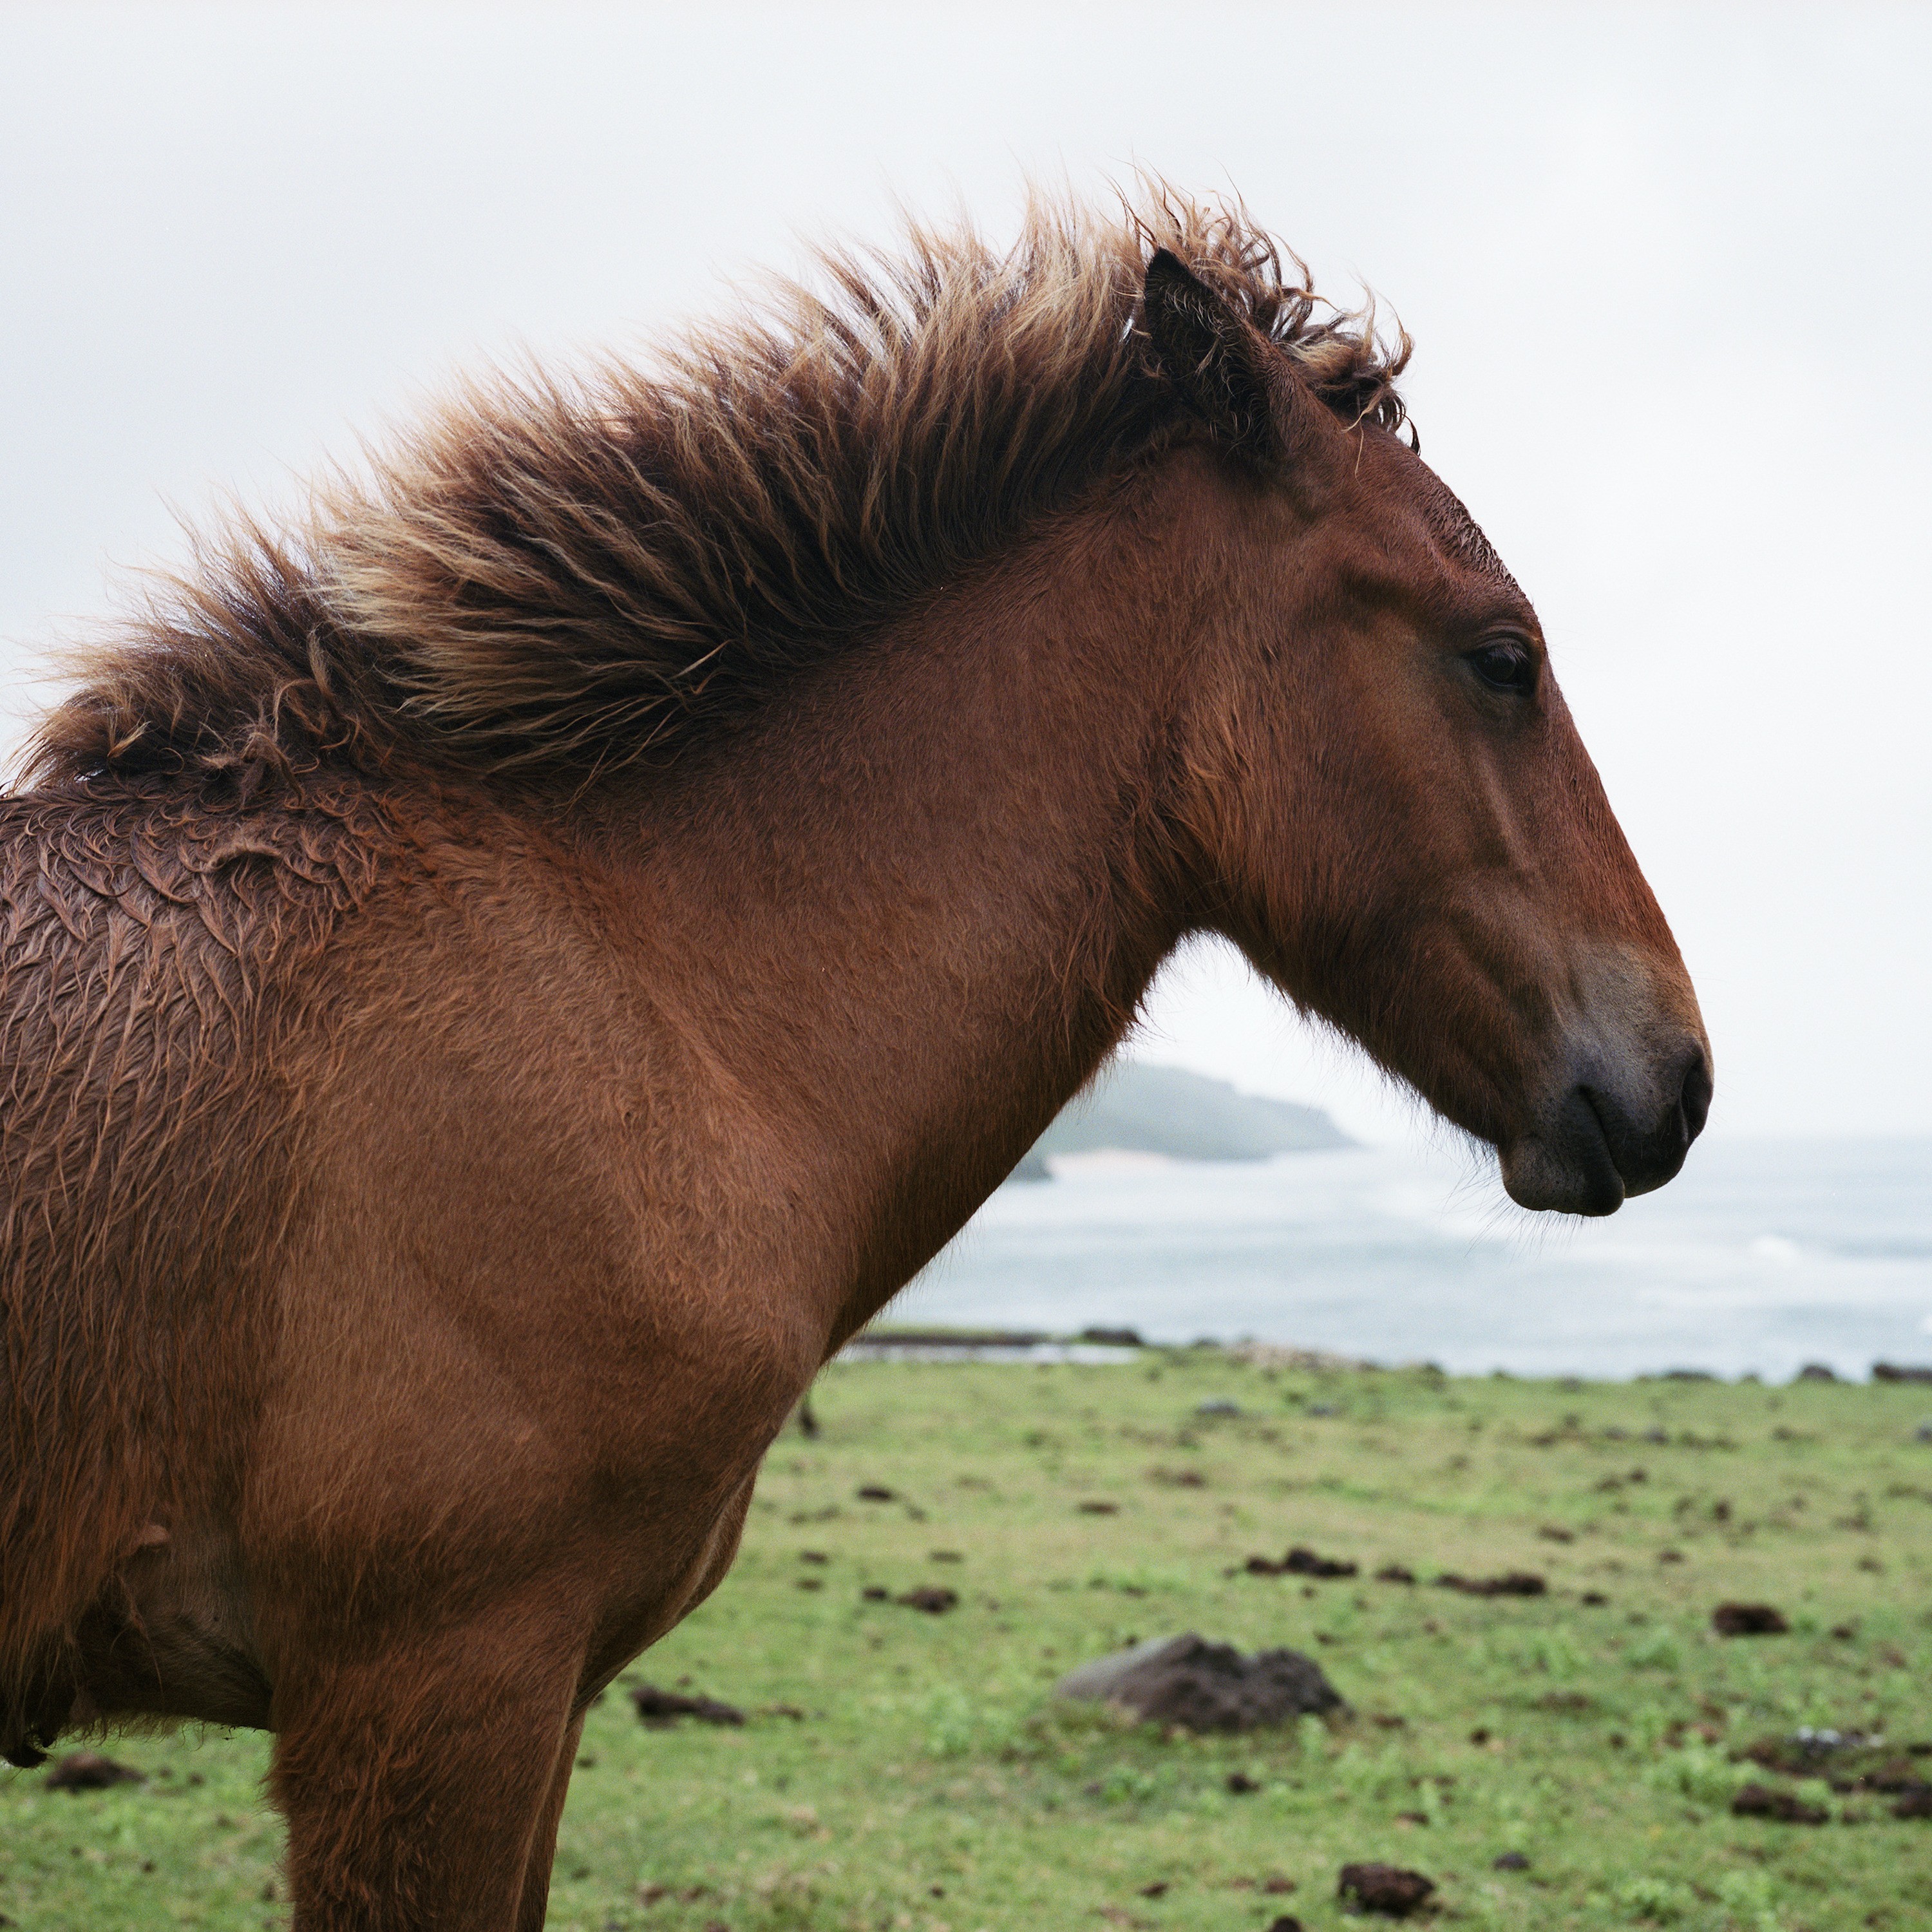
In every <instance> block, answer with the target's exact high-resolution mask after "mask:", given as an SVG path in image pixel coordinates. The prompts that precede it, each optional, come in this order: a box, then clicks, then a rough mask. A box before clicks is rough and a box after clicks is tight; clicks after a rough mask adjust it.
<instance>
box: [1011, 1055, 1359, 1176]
mask: <svg viewBox="0 0 1932 1932" xmlns="http://www.w3.org/2000/svg"><path fill="white" fill-rule="evenodd" d="M1353 1145H1355V1143H1354V1142H1352V1141H1351V1140H1350V1139H1349V1137H1348V1136H1347V1135H1346V1134H1345V1133H1343V1132H1342V1130H1340V1128H1339V1127H1337V1126H1336V1124H1335V1123H1334V1121H1331V1119H1330V1118H1328V1115H1326V1114H1325V1113H1324V1112H1322V1109H1320V1108H1319V1107H1298V1106H1295V1105H1294V1103H1292V1102H1290V1101H1287V1100H1262V1098H1260V1097H1259V1096H1258V1095H1256V1094H1243V1093H1241V1092H1238V1091H1237V1090H1236V1089H1235V1088H1233V1087H1232V1086H1231V1085H1229V1083H1228V1082H1226V1081H1225V1080H1211V1079H1208V1078H1207V1076H1205V1075H1204V1074H1199V1073H1187V1072H1185V1071H1184V1070H1183V1069H1181V1068H1180V1067H1153V1066H1150V1065H1148V1063H1147V1062H1146V1061H1139V1060H1128V1061H1121V1062H1120V1063H1119V1064H1118V1065H1116V1066H1115V1067H1112V1068H1110V1069H1109V1070H1108V1071H1107V1072H1106V1073H1103V1075H1102V1076H1100V1079H1099V1080H1098V1081H1097V1082H1095V1084H1094V1085H1093V1086H1092V1087H1091V1088H1088V1091H1086V1092H1085V1093H1084V1094H1080V1095H1079V1096H1078V1097H1076V1098H1075V1099H1074V1100H1070V1102H1068V1103H1067V1106H1066V1107H1065V1108H1064V1109H1062V1110H1061V1114H1060V1115H1059V1118H1058V1119H1057V1120H1055V1122H1054V1124H1052V1127H1049V1128H1048V1129H1047V1130H1046V1133H1043V1134H1042V1135H1041V1136H1040V1139H1038V1140H1037V1141H1036V1142H1034V1144H1033V1146H1032V1148H1031V1149H1030V1150H1029V1151H1028V1153H1027V1155H1026V1157H1025V1159H1024V1160H1022V1161H1021V1163H1020V1164H1019V1166H1017V1167H1016V1168H1015V1169H1013V1173H1012V1175H1010V1177H1009V1178H1010V1179H1012V1180H1014V1181H1047V1180H1050V1179H1052V1172H1051V1170H1050V1169H1049V1167H1048V1166H1047V1163H1048V1161H1049V1159H1050V1158H1051V1157H1052V1156H1054V1155H1055V1154H1100V1153H1103V1152H1105V1153H1121V1154H1166V1155H1168V1156H1169V1157H1171V1158H1172V1159H1174V1160H1267V1159H1268V1158H1269V1157H1270V1156H1271V1155H1273V1154H1309V1153H1313V1152H1316V1151H1318V1150H1319V1149H1322V1148H1346V1147H1352V1146H1353Z"/></svg>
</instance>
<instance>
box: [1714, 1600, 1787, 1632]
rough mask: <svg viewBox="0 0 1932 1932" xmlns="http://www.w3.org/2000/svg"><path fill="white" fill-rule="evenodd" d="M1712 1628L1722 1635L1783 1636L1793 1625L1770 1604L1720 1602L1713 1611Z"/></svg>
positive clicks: (1781, 1612) (1780, 1611)
mask: <svg viewBox="0 0 1932 1932" xmlns="http://www.w3.org/2000/svg"><path fill="white" fill-rule="evenodd" d="M1711 1628H1712V1629H1713V1630H1714V1631H1716V1632H1717V1633H1718V1635H1719V1636H1720V1637H1783V1636H1784V1635H1785V1634H1787V1632H1788V1631H1790V1628H1791V1626H1790V1625H1789V1624H1788V1623H1787V1622H1785V1620H1784V1612H1783V1611H1782V1610H1775V1609H1774V1608H1773V1607H1772V1605H1770V1604H1719V1605H1718V1607H1717V1608H1716V1609H1715V1610H1713V1611H1712V1613H1711Z"/></svg>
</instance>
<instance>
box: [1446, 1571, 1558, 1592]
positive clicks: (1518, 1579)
mask: <svg viewBox="0 0 1932 1932" xmlns="http://www.w3.org/2000/svg"><path fill="white" fill-rule="evenodd" d="M1436 1586H1437V1588H1438V1589H1444V1590H1460V1591H1461V1592H1463V1595H1465V1596H1466V1597H1541V1596H1542V1595H1544V1593H1545V1592H1547V1590H1548V1589H1549V1588H1550V1586H1549V1584H1548V1583H1546V1582H1545V1581H1544V1579H1543V1578H1542V1577H1539V1576H1538V1575H1537V1574H1536V1573H1535V1571H1533V1570H1506V1571H1504V1572H1503V1574H1502V1575H1501V1576H1499V1577H1458V1576H1457V1575H1456V1574H1455V1573H1454V1571H1445V1572H1444V1573H1443V1574H1442V1575H1441V1576H1440V1577H1437V1578H1436Z"/></svg>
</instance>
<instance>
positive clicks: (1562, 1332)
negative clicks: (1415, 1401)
mask: <svg viewBox="0 0 1932 1932" xmlns="http://www.w3.org/2000/svg"><path fill="white" fill-rule="evenodd" d="M889 1319H890V1320H892V1321H894V1322H919V1323H930V1324H934V1325H942V1324H943V1325H971V1326H974V1327H980V1326H985V1327H992V1328H1025V1329H1043V1330H1047V1331H1052V1332H1055V1333H1058V1334H1067V1333H1071V1332H1074V1331H1079V1329H1082V1328H1087V1327H1090V1326H1091V1327H1104V1328H1136V1329H1138V1330H1139V1331H1140V1333H1141V1334H1142V1335H1143V1336H1144V1337H1146V1338H1147V1339H1148V1340H1149V1341H1161V1342H1188V1341H1193V1340H1199V1339H1202V1338H1208V1339H1211V1340H1217V1341H1224V1342H1225V1341H1235V1340H1242V1339H1251V1340H1259V1341H1266V1342H1275V1343H1286V1344H1289V1345H1292V1346H1299V1347H1303V1348H1309V1349H1323V1350H1327V1351H1331V1352H1334V1353H1336V1354H1338V1355H1350V1356H1359V1357H1364V1358H1368V1359H1370V1360H1371V1361H1378V1362H1382V1363H1385V1364H1397V1363H1404V1362H1422V1361H1429V1362H1434V1363H1436V1364H1439V1366H1440V1367H1442V1368H1445V1369H1447V1370H1450V1371H1451V1372H1452V1373H1464V1374H1467V1373H1487V1372H1488V1371H1490V1370H1497V1369H1502V1370H1508V1371H1509V1372H1511V1373H1515V1374H1519V1375H1541V1376H1547V1375H1576V1376H1591V1377H1607V1378H1616V1377H1625V1376H1637V1375H1643V1374H1646V1373H1662V1372H1666V1371H1668V1370H1673V1369H1689V1370H1707V1371H1709V1372H1712V1373H1715V1374H1718V1375H1721V1376H1742V1375H1745V1374H1756V1375H1759V1376H1763V1377H1765V1378H1766V1379H1769V1380H1784V1379H1788V1378H1789V1377H1790V1376H1793V1374H1795V1373H1796V1372H1797V1370H1799V1368H1800V1367H1802V1366H1804V1365H1805V1364H1808V1363H1812V1362H1817V1363H1822V1364H1825V1365H1826V1366H1827V1367H1830V1368H1832V1369H1833V1370H1835V1371H1836V1372H1837V1373H1838V1374H1839V1375H1841V1376H1855V1377H1862V1376H1864V1375H1866V1374H1867V1373H1868V1372H1869V1371H1870V1367H1871V1365H1872V1364H1873V1362H1874V1361H1891V1362H1895V1363H1901V1364H1927V1363H1932V1141H1928V1140H1885V1141H1852V1140H1830V1141H1805V1142H1799V1141H1769V1140H1764V1141H1751V1140H1745V1139H1733V1140H1717V1141H1712V1142H1706V1143H1702V1144H1700V1145H1699V1146H1698V1147H1697V1148H1694V1150H1693V1151H1692V1154H1691V1160H1690V1161H1689V1163H1688V1165H1687V1166H1686V1167H1685V1172H1683V1173H1682V1175H1679V1178H1677V1180H1676V1181H1673V1183H1672V1184H1670V1186H1669V1187H1666V1188H1664V1189H1663V1190H1661V1191H1659V1192H1658V1193H1655V1194H1651V1195H1647V1196H1644V1197H1643V1199H1640V1200H1636V1201H1632V1202H1627V1203H1626V1204H1625V1206H1624V1207H1623V1208H1622V1210H1621V1211H1619V1213H1617V1214H1614V1215H1612V1216H1610V1217H1609V1218H1608V1219H1607V1220H1601V1221H1595V1222H1580V1221H1576V1220H1565V1221H1558V1220H1554V1219H1553V1218H1551V1217H1537V1216H1532V1215H1527V1214H1523V1213H1522V1212H1520V1211H1519V1210H1517V1209H1516V1208H1514V1207H1512V1206H1511V1205H1510V1204H1509V1203H1508V1200H1507V1199H1506V1197H1505V1196H1504V1195H1503V1193H1502V1188H1501V1187H1500V1185H1499V1183H1498V1182H1497V1181H1496V1178H1495V1175H1494V1172H1493V1164H1492V1166H1491V1167H1490V1169H1489V1171H1487V1172H1484V1170H1483V1169H1481V1167H1480V1166H1478V1164H1477V1163H1475V1160H1473V1158H1472V1157H1469V1156H1467V1155H1465V1154H1463V1153H1461V1152H1460V1151H1455V1150H1451V1149H1448V1148H1427V1147H1424V1148H1416V1147H1407V1148H1352V1149H1348V1150H1344V1151H1338V1152H1334V1153H1323V1154H1284V1155H1281V1156H1280V1157H1277V1158H1276V1159H1274V1160H1270V1161H1266V1162H1255V1163H1232V1162H1230V1163H1196V1162H1186V1161H1167V1160H1160V1159H1158V1158H1157V1157H1145V1156H1143V1157H1133V1156H1116V1155H1104V1154H1103V1155H1090V1156H1084V1157H1063V1158H1062V1159H1061V1160H1059V1161H1058V1162H1057V1163H1055V1178H1054V1179H1053V1180H1052V1181H1046V1182H1036V1183H1031V1184H1022V1183H1010V1184H1008V1185H1007V1186H1006V1187H1002V1188H1001V1190H999V1191H998V1193H996V1194H995V1196H993V1198H992V1200H991V1201H989V1202H988V1203H987V1204H986V1206H985V1207H984V1208H982V1209H981V1210H980V1213H979V1214H977V1216H976V1217H974V1220H973V1221H972V1222H971V1224H970V1225H969V1226H968V1227H967V1228H966V1229H965V1231H964V1232H962V1234H961V1235H960V1236H959V1238H958V1239H957V1240H956V1241H955V1242H953V1244H952V1245H951V1247H949V1248H948V1249H947V1250H946V1252H945V1253H944V1254H942V1255H941V1256H940V1257H939V1258H938V1259H937V1260H936V1261H935V1262H934V1263H933V1264H932V1266H931V1267H930V1268H928V1269H927V1270H926V1272H925V1274H922V1276H921V1277H919V1280H917V1281H916V1282H915V1283H913V1286H911V1288H910V1289H908V1290H907V1292H906V1293H905V1294H904V1295H902V1296H901V1298H899V1300H898V1301H897V1302H895V1304H893V1306H892V1309H891V1310H890V1313H889ZM1927 1406H1928V1410H1932V1390H1929V1391H1927Z"/></svg>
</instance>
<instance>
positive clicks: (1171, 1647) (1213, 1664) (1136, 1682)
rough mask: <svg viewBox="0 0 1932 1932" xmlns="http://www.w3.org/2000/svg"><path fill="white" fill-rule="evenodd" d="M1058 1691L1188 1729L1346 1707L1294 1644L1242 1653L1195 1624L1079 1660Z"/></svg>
mask: <svg viewBox="0 0 1932 1932" xmlns="http://www.w3.org/2000/svg"><path fill="white" fill-rule="evenodd" d="M1056 1694H1057V1695H1058V1696H1060V1697H1075V1698H1082V1699H1089V1700H1094V1701H1095V1702H1097V1703H1106V1704H1111V1705H1113V1706H1115V1708H1116V1709H1120V1710H1123V1711H1125V1712H1128V1713H1129V1714H1130V1715H1133V1716H1134V1717H1136V1718H1140V1719H1142V1721H1145V1722H1147V1723H1151V1724H1173V1725H1176V1726H1178V1727H1179V1728H1181V1730H1188V1731H1250V1730H1259V1729H1262V1728H1263V1727H1266V1726H1268V1725H1272V1724H1292V1722H1293V1721H1295V1719H1296V1718H1301V1717H1307V1716H1315V1717H1319V1716H1321V1715H1323V1714H1325V1712H1330V1711H1342V1710H1346V1709H1347V1708H1348V1706H1346V1703H1344V1702H1343V1699H1342V1696H1341V1694H1340V1692H1339V1691H1337V1690H1336V1688H1335V1687H1334V1685H1332V1684H1331V1683H1330V1682H1329V1681H1328V1678H1327V1677H1326V1676H1324V1675H1323V1673H1322V1667H1321V1666H1320V1665H1319V1664H1316V1661H1314V1659H1313V1658H1309V1657H1304V1656H1303V1655H1301V1652H1299V1651H1294V1650H1265V1651H1259V1652H1256V1653H1255V1654H1254V1655H1253V1656H1244V1655H1242V1654H1241V1652H1239V1651H1238V1650H1237V1649H1235V1647H1234V1646H1233V1645H1232V1644H1226V1643H1209V1642H1208V1640H1207V1639H1206V1638H1205V1637H1200V1636H1198V1635H1197V1634H1196V1633H1194V1632H1193V1631H1187V1632H1186V1633H1184V1634H1183V1635H1181V1636H1179V1637H1154V1638H1153V1639H1151V1640H1149V1641H1148V1642H1147V1643H1142V1644H1137V1645H1136V1646H1134V1647H1133V1649H1129V1650H1124V1651H1120V1652H1116V1653H1115V1655H1113V1656H1112V1657H1103V1658H1099V1659H1097V1661H1095V1662H1094V1663H1091V1664H1082V1666H1081V1667H1080V1668H1079V1670H1074V1671H1071V1672H1070V1673H1068V1674H1067V1676H1065V1677H1064V1678H1062V1679H1061V1681H1060V1682H1059V1684H1058V1686H1057V1687H1056Z"/></svg>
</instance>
